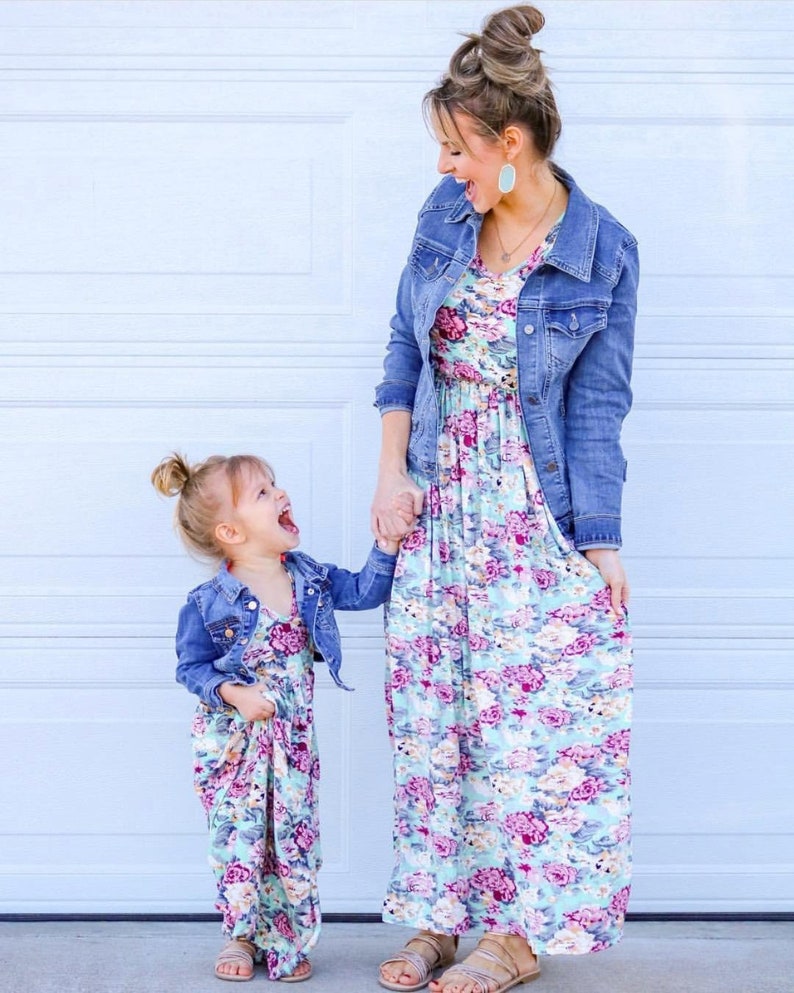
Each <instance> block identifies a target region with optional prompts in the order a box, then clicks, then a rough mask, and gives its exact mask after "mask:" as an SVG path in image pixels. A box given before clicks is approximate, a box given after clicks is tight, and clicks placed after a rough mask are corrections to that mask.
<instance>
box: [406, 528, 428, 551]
mask: <svg viewBox="0 0 794 993" xmlns="http://www.w3.org/2000/svg"><path fill="white" fill-rule="evenodd" d="M426 542H427V532H426V531H425V529H424V528H414V530H413V531H411V533H410V534H407V535H406V536H405V537H404V538H403V542H402V547H403V551H406V552H415V551H416V550H417V549H419V548H424V547H425V544H426Z"/></svg>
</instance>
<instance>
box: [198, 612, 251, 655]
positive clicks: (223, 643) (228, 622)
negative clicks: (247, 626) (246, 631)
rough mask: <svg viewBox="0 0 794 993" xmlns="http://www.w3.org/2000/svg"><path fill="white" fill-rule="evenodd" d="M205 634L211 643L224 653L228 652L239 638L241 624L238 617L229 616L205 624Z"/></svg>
mask: <svg viewBox="0 0 794 993" xmlns="http://www.w3.org/2000/svg"><path fill="white" fill-rule="evenodd" d="M206 627H207V633H208V634H209V636H210V638H212V640H213V642H214V643H215V644H216V645H217V646H218V648H220V649H221V650H222V651H224V652H228V651H229V649H230V648H231V647H232V645H233V644H234V643H235V642H236V641H237V639H238V638H239V637H240V635H241V633H242V630H243V624H242V621H241V620H240V618H239V617H235V616H234V615H231V616H229V617H222V618H221V619H220V620H219V621H212V622H211V623H209V624H207V626H206Z"/></svg>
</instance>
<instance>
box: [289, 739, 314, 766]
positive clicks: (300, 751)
mask: <svg viewBox="0 0 794 993" xmlns="http://www.w3.org/2000/svg"><path fill="white" fill-rule="evenodd" d="M290 757H291V759H292V765H293V766H294V768H296V769H297V770H298V771H299V772H309V770H310V769H311V767H312V756H311V752H310V751H309V748H308V746H307V745H306V743H305V742H303V741H299V742H297V743H296V744H295V745H294V746H293V748H292V754H291V756H290Z"/></svg>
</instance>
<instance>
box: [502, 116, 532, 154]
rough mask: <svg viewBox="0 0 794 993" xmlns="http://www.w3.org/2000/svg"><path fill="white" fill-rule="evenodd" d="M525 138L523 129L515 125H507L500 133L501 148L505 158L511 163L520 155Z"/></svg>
mask: <svg viewBox="0 0 794 993" xmlns="http://www.w3.org/2000/svg"><path fill="white" fill-rule="evenodd" d="M526 142H527V136H526V134H525V133H524V131H523V129H522V128H520V127H518V125H517V124H508V125H507V127H506V128H505V129H504V131H503V132H502V147H503V148H504V150H505V158H506V159H507V161H508V162H511V161H512V160H513V159H515V158H516V157H517V156H518V155H520V154H521V151H522V149H523V148H524V146H525V145H526Z"/></svg>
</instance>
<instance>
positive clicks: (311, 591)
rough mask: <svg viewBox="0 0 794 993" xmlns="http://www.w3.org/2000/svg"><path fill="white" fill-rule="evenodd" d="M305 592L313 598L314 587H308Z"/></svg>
mask: <svg viewBox="0 0 794 993" xmlns="http://www.w3.org/2000/svg"><path fill="white" fill-rule="evenodd" d="M306 592H307V593H308V594H309V596H314V587H313V586H310V587H309V588H308V590H306Z"/></svg>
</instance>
